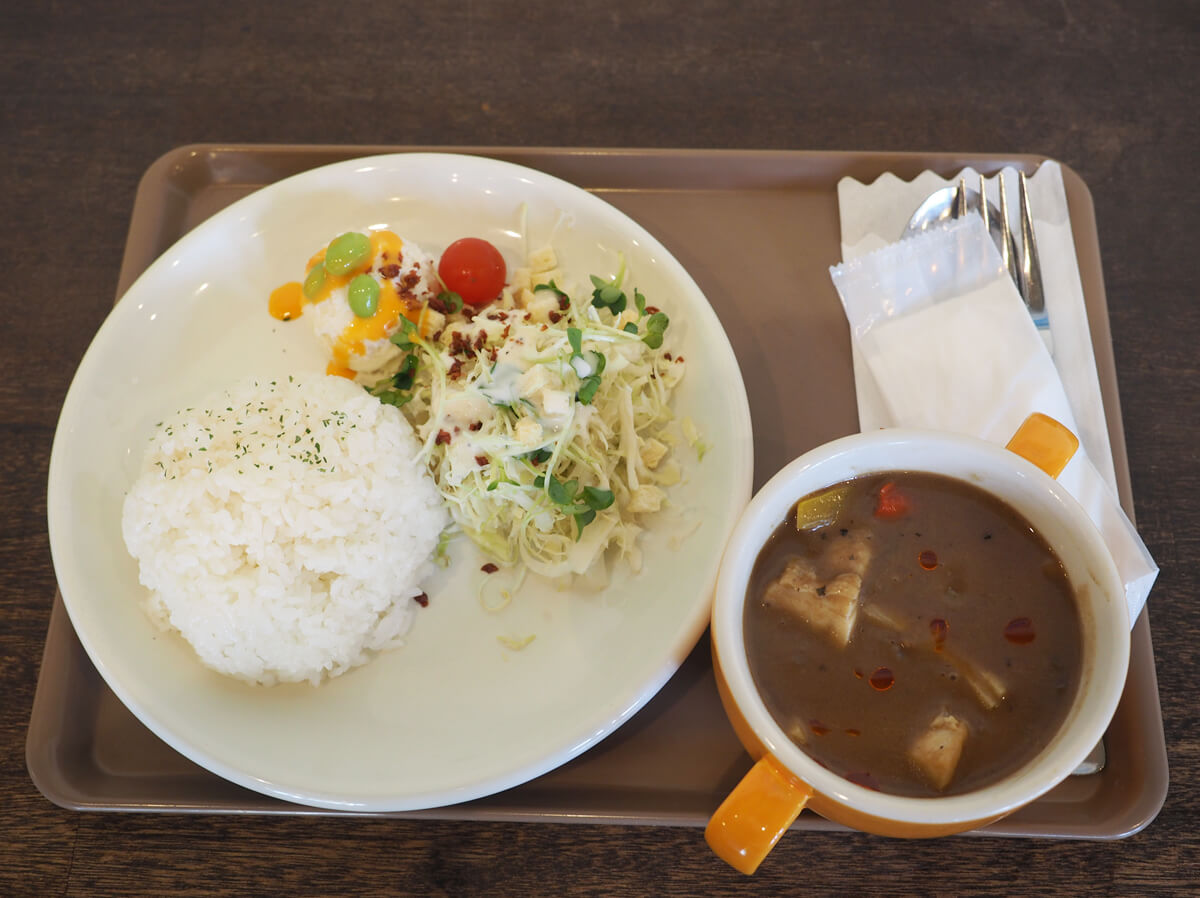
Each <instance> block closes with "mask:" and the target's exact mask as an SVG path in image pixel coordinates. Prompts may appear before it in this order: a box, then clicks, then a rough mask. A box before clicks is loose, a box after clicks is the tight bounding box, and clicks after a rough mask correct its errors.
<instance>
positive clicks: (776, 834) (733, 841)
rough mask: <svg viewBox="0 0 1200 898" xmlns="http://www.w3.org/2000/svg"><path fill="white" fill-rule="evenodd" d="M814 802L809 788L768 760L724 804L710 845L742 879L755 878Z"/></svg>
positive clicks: (708, 835) (708, 831)
mask: <svg viewBox="0 0 1200 898" xmlns="http://www.w3.org/2000/svg"><path fill="white" fill-rule="evenodd" d="M811 797H812V788H811V787H810V786H809V785H808V784H807V783H805V782H803V781H801V780H798V779H796V778H795V777H794V776H792V775H791V774H790V773H788V772H787V771H786V770H784V769H783V767H781V766H780V764H779V762H778V761H776V760H775V759H774V758H773V757H771V756H770V755H763V756H762V757H761V758H759V760H758V761H757V762H756V763H755V764H754V766H753V767H751V768H750V770H749V772H748V773H747V774H746V775H745V776H744V777H742V781H741V782H740V783H738V784H737V786H735V787H734V789H733V791H732V792H730V793H729V795H728V796H726V798H725V800H724V801H723V802H721V806H720V807H719V808H717V812H716V813H715V814H713V815H712V818H711V819H710V820H709V821H708V826H707V827H705V830H704V839H705V841H707V842H708V844H709V847H710V848H712V850H713V851H714V852H715V853H716V855H717V857H719V858H721V860H723V861H725V863H727V864H729V866H731V867H733V868H734V869H735V870H737V871H738V872H739V873H746V874H750V873H753V872H754V871H755V870H757V869H758V865H759V864H761V863H762V862H763V859H764V858H765V857H766V856H767V855H768V854H769V853H770V851H771V849H772V848H774V847H775V843H776V842H778V841H779V838H780V836H782V835H783V834H784V833H785V832H787V828H788V827H789V826H791V825H792V821H793V820H795V819H796V817H797V816H799V814H800V812H801V811H802V810H804V806H805V805H806V804H808V799H809V798H811Z"/></svg>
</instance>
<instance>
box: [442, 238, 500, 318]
mask: <svg viewBox="0 0 1200 898" xmlns="http://www.w3.org/2000/svg"><path fill="white" fill-rule="evenodd" d="M507 276H508V271H507V269H506V268H505V266H504V257H503V256H501V255H500V251H499V250H498V249H496V247H494V246H492V245H491V244H490V243H488V242H487V241H486V240H481V239H480V238H478V237H463V238H462V239H461V240H455V241H454V242H453V243H451V244H450V245H449V246H448V247H446V251H445V252H444V253H442V258H441V261H440V262H438V277H440V278H441V279H442V283H443V284H445V285H446V289H447V290H450V291H453V292H454V293H457V294H458V295H459V296H461V297H462V299H463V302H465V303H468V304H470V305H473V306H482V305H486V304H487V303H489V302H491V301H492V300H493V299H495V298H496V297H497V296H499V295H500V291H501V290H502V289H504V280H505V278H506V277H507Z"/></svg>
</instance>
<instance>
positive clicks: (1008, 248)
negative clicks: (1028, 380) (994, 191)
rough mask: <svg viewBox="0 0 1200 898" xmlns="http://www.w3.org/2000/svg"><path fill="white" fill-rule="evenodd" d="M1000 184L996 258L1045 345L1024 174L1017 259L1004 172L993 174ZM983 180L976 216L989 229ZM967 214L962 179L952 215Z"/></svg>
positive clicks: (1043, 303) (1046, 327) (1039, 269)
mask: <svg viewBox="0 0 1200 898" xmlns="http://www.w3.org/2000/svg"><path fill="white" fill-rule="evenodd" d="M996 178H997V180H998V181H999V182H1000V221H999V225H1000V233H1001V236H1000V256H1001V258H1002V259H1003V260H1004V267H1005V268H1007V269H1008V274H1009V277H1011V278H1012V280H1013V283H1014V284H1015V285H1016V287H1017V292H1018V293H1020V294H1021V299H1022V300H1024V301H1025V305H1026V307H1027V308H1028V309H1029V314H1030V316H1031V317H1032V318H1033V323H1034V324H1035V325H1037V328H1038V330H1039V331H1041V332H1042V335H1043V338H1044V339H1046V340H1047V342H1049V328H1050V319H1049V317H1048V316H1047V314H1046V295H1045V291H1044V289H1043V286H1042V266H1041V262H1040V260H1039V258H1038V250H1037V240H1036V238H1035V237H1034V233H1033V211H1032V210H1031V209H1030V206H1029V185H1028V182H1027V179H1026V177H1025V172H1018V186H1019V203H1020V207H1021V209H1020V212H1021V225H1020V233H1021V241H1020V242H1021V251H1020V259H1017V258H1016V257H1015V256H1014V253H1013V251H1014V249H1015V247H1016V241H1015V239H1014V237H1013V231H1012V225H1011V218H1010V216H1009V211H1008V188H1007V187H1006V186H1005V183H1004V173H1003V172H1000V173H998V174H997V175H996ZM985 185H986V179H985V178H984V176H983V175H982V174H980V175H979V196H980V203H979V214H980V215H981V216H982V217H983V224H984V227H985V228H987V229H988V230H989V231H990V229H991V221H990V218H991V213H990V212H989V211H988V202H987V190H986V186H985ZM966 214H967V184H966V179H965V178H959V179H958V188H957V190H956V191H955V194H954V206H953V212H952V216H953V217H954V218H962V217H964V216H965V215H966Z"/></svg>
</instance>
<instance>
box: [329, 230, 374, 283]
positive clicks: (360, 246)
mask: <svg viewBox="0 0 1200 898" xmlns="http://www.w3.org/2000/svg"><path fill="white" fill-rule="evenodd" d="M370 254H371V241H370V239H369V238H368V237H367V235H366V234H359V233H357V232H356V231H348V232H347V233H345V234H343V235H342V236H341V237H336V238H334V241H333V242H332V243H330V244H329V249H327V250H325V268H326V269H327V270H328V271H329V273H330V274H334V275H343V274H349V273H350V272H351V271H353V270H354V269H355V268H357V267H358V266H359V265H361V264H362V263H363V262H365V261H366V259H367V256H369V255H370Z"/></svg>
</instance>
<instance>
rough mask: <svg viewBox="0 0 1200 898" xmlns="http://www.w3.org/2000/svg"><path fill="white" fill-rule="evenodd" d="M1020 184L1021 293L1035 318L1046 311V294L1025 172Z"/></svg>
mask: <svg viewBox="0 0 1200 898" xmlns="http://www.w3.org/2000/svg"><path fill="white" fill-rule="evenodd" d="M1020 186H1021V197H1020V199H1021V247H1022V249H1021V281H1022V288H1021V295H1022V296H1023V297H1025V305H1027V306H1029V311H1030V313H1031V314H1032V315H1033V316H1034V318H1035V319H1036V318H1037V317H1038V316H1039V315H1042V314H1043V313H1044V312H1045V311H1046V296H1045V293H1044V292H1043V290H1042V266H1041V264H1040V260H1039V259H1038V251H1037V240H1036V239H1034V236H1033V212H1032V210H1031V209H1030V208H1029V186H1028V184H1027V183H1026V179H1025V172H1021V174H1020Z"/></svg>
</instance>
